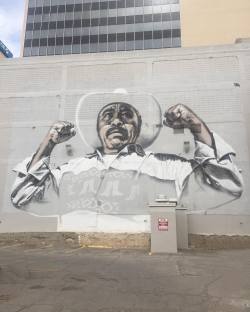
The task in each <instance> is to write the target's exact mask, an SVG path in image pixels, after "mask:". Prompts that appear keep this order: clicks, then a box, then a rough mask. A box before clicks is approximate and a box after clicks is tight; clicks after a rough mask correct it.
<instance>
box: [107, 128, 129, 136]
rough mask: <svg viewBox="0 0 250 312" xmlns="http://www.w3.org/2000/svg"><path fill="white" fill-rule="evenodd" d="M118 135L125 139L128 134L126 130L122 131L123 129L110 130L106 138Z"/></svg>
mask: <svg viewBox="0 0 250 312" xmlns="http://www.w3.org/2000/svg"><path fill="white" fill-rule="evenodd" d="M111 134H113V135H115V134H117V135H119V136H123V137H127V135H128V132H127V130H126V129H123V128H110V129H109V130H108V131H107V136H109V135H111Z"/></svg>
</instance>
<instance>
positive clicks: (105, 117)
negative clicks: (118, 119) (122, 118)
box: [103, 113, 113, 120]
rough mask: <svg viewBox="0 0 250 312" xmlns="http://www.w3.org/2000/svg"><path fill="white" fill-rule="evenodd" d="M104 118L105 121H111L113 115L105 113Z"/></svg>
mask: <svg viewBox="0 0 250 312" xmlns="http://www.w3.org/2000/svg"><path fill="white" fill-rule="evenodd" d="M103 118H104V120H111V119H112V118H113V113H105V114H104V116H103Z"/></svg>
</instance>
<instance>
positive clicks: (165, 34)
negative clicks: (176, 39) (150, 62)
mask: <svg viewBox="0 0 250 312" xmlns="http://www.w3.org/2000/svg"><path fill="white" fill-rule="evenodd" d="M163 38H171V29H165V30H163Z"/></svg>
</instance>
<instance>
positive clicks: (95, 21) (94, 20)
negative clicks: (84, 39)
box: [91, 18, 99, 26]
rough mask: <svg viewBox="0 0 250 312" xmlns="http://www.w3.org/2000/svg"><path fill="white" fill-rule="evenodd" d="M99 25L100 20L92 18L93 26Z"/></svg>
mask: <svg viewBox="0 0 250 312" xmlns="http://www.w3.org/2000/svg"><path fill="white" fill-rule="evenodd" d="M98 25H99V19H98V18H92V19H91V26H98Z"/></svg>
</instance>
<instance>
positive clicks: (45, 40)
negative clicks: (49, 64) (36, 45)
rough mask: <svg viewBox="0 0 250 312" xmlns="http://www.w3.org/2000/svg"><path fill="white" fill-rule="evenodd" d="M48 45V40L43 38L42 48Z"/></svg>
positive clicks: (41, 40) (41, 41)
mask: <svg viewBox="0 0 250 312" xmlns="http://www.w3.org/2000/svg"><path fill="white" fill-rule="evenodd" d="M47 45H48V39H47V38H41V39H40V46H42V47H44V46H47Z"/></svg>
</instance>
